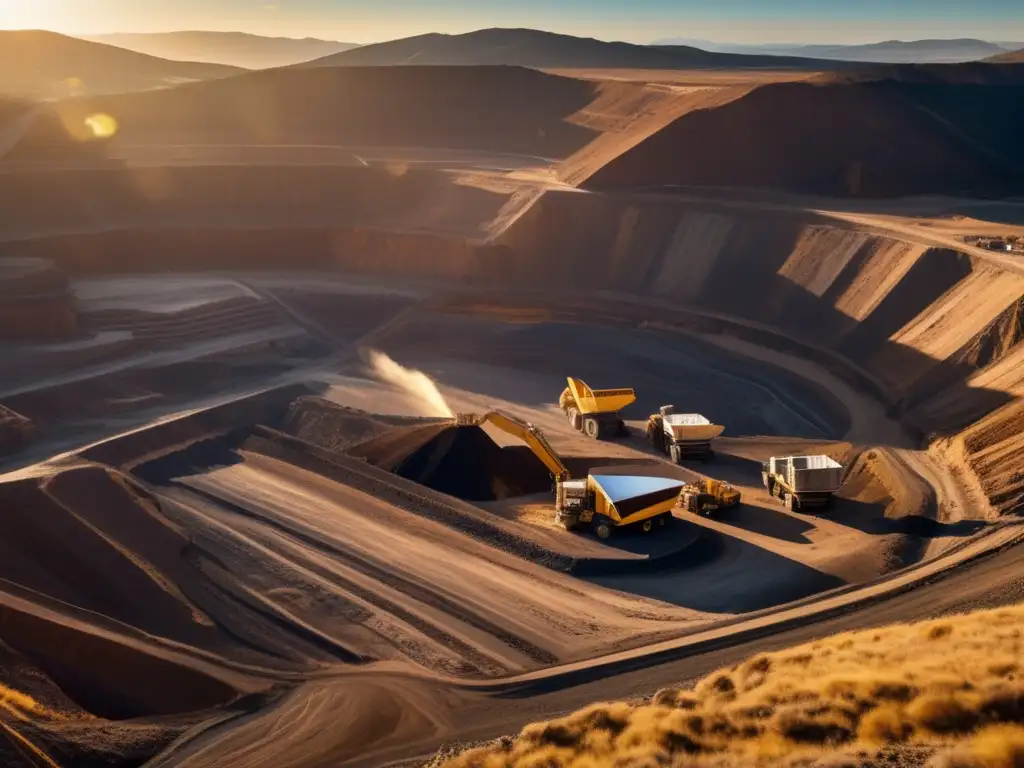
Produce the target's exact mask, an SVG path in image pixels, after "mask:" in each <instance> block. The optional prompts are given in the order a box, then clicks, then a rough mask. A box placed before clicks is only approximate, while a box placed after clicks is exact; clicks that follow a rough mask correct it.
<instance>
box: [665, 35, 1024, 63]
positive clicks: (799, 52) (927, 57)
mask: <svg viewBox="0 0 1024 768" xmlns="http://www.w3.org/2000/svg"><path fill="white" fill-rule="evenodd" d="M652 45H655V46H664V45H684V46H692V47H696V48H701V49H703V50H706V51H714V52H718V53H738V54H746V55H757V56H800V57H810V58H816V59H834V60H842V61H859V62H868V63H878V64H904V63H905V64H910V63H914V64H958V63H962V62H968V61H980V60H982V59H987V58H990V57H993V56H998V55H1001V54H1004V53H1006V52H1008V51H1016V50H1019V49H1022V48H1024V42H1019V43H1014V42H999V43H997V42H990V41H987V40H976V39H973V38H959V39H954V40H910V41H902V40H887V41H884V42H880V43H868V44H864V45H806V44H782V43H780V44H757V45H743V44H738V43H737V44H734V43H717V42H713V41H710V40H698V39H693V38H684V37H673V38H665V39H662V40H657V41H655V42H654V43H652Z"/></svg>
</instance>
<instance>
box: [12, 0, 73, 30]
mask: <svg viewBox="0 0 1024 768" xmlns="http://www.w3.org/2000/svg"><path fill="white" fill-rule="evenodd" d="M67 6H68V3H67V2H66V0H29V1H26V0H0V29H51V28H52V27H53V25H55V24H59V23H60V21H62V20H63V18H64V11H66V10H67Z"/></svg>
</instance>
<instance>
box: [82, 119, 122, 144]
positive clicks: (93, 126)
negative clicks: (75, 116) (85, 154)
mask: <svg viewBox="0 0 1024 768" xmlns="http://www.w3.org/2000/svg"><path fill="white" fill-rule="evenodd" d="M85 127H86V128H88V129H89V132H90V133H91V134H92V136H93V138H95V139H109V138H110V137H111V136H113V135H114V134H115V133H117V120H115V119H114V118H112V117H111V116H110V115H105V114H95V115H89V116H88V117H87V118H85Z"/></svg>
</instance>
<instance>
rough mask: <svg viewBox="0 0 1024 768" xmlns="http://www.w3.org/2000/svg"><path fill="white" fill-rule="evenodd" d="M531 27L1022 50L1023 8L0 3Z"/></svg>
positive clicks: (402, 26)
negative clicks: (1010, 43)
mask: <svg viewBox="0 0 1024 768" xmlns="http://www.w3.org/2000/svg"><path fill="white" fill-rule="evenodd" d="M493 26H501V27H514V26H528V27H535V28H540V29H548V30H552V31H556V32H565V33H568V34H577V35H588V36H593V37H599V38H602V39H616V40H630V41H633V42H649V41H651V40H652V39H656V38H661V37H670V36H679V37H691V38H705V39H710V40H717V41H723V42H838V43H842V42H874V41H878V40H884V39H892V38H900V39H908V38H922V37H982V38H987V39H997V40H1024V0H959V1H958V2H952V1H950V0H855V1H850V0H831V1H830V0H704V1H701V0H419V1H418V2H417V1H416V0H371V1H366V0H0V28H15V29H16V28H45V29H55V30H57V31H61V32H68V33H72V34H74V33H98V32H108V31H118V32H145V31H167V30H173V29H222V30H229V29H230V30H242V31H248V32H255V33H258V34H278V35H284V36H289V37H301V36H307V35H308V36H314V37H325V38H331V39H337V40H350V41H353V42H373V41H376V40H385V39H391V38H395V37H403V36H407V35H413V34H419V33H422V32H428V31H437V32H466V31H470V30H473V29H479V28H481V27H493Z"/></svg>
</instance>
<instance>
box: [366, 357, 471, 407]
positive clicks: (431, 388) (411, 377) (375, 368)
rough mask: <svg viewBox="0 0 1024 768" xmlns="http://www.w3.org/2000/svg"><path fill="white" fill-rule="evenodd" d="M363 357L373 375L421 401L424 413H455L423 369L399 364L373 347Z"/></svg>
mask: <svg viewBox="0 0 1024 768" xmlns="http://www.w3.org/2000/svg"><path fill="white" fill-rule="evenodd" d="M364 359H365V360H366V362H367V365H369V367H370V371H371V372H372V373H373V375H374V376H376V377H377V378H378V379H380V380H381V381H384V382H387V383H388V384H391V385H393V386H395V387H397V388H398V389H401V390H402V391H403V392H406V393H408V394H409V395H410V396H411V397H413V398H414V399H415V400H417V401H418V402H419V403H421V404H422V405H423V407H424V408H425V409H426V411H427V413H426V414H425V415H427V416H442V417H452V416H454V415H455V414H453V413H452V409H451V408H449V407H448V403H446V402H445V399H444V396H443V395H442V394H441V392H440V390H438V388H437V384H435V383H434V381H433V379H431V378H430V377H429V376H427V374H425V373H424V372H423V371H417V370H413V369H410V368H406V367H404V366H402V365H399V364H398V363H396V362H395V361H394V360H392V359H391V358H390V357H388V356H387V355H385V354H384V353H383V352H378V351H377V350H375V349H370V350H366V351H365V353H364Z"/></svg>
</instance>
